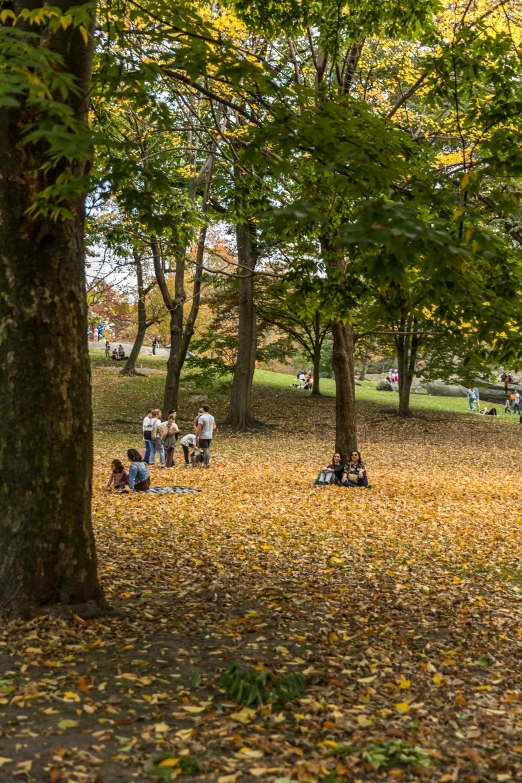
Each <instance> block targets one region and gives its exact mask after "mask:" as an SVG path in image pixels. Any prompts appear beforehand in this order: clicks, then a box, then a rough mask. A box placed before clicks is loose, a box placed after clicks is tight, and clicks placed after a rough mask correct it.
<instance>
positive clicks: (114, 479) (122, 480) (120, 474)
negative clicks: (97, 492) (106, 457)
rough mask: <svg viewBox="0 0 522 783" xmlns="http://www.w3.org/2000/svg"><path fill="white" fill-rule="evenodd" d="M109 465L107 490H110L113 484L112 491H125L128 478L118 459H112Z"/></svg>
mask: <svg viewBox="0 0 522 783" xmlns="http://www.w3.org/2000/svg"><path fill="white" fill-rule="evenodd" d="M111 464H112V473H111V477H110V479H109V483H108V484H107V489H110V488H111V485H112V484H114V489H119V490H122V491H127V485H128V483H129V477H128V476H127V471H126V470H125V468H124V467H123V464H122V463H121V462H120V460H119V459H113V460H112V463H111Z"/></svg>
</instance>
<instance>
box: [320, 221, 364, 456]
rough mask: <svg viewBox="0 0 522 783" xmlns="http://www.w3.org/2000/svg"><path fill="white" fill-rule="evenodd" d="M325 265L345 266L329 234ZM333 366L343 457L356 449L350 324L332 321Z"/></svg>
mask: <svg viewBox="0 0 522 783" xmlns="http://www.w3.org/2000/svg"><path fill="white" fill-rule="evenodd" d="M321 247H322V250H323V255H324V258H325V262H326V268H327V271H328V272H329V273H331V274H332V275H338V274H339V270H343V269H344V268H345V259H344V256H343V253H342V251H341V250H340V249H339V248H338V247H336V246H335V243H333V242H332V240H331V238H330V237H328V236H323V237H321ZM332 337H333V353H332V368H333V372H334V377H335V448H336V451H339V452H340V453H341V454H342V455H343V457H346V456H347V455H348V454H349V453H350V452H351V451H353V450H354V449H357V421H356V414H355V358H354V349H355V339H354V333H353V329H352V327H351V326H350V324H344V323H342V322H341V321H333V322H332Z"/></svg>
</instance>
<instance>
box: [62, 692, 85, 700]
mask: <svg viewBox="0 0 522 783" xmlns="http://www.w3.org/2000/svg"><path fill="white" fill-rule="evenodd" d="M63 695H64V696H65V698H66V699H72V700H73V701H81V699H80V697H79V696H78V694H77V693H75V692H74V691H65V693H64V694H63Z"/></svg>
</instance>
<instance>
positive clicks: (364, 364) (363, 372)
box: [359, 351, 370, 381]
mask: <svg viewBox="0 0 522 783" xmlns="http://www.w3.org/2000/svg"><path fill="white" fill-rule="evenodd" d="M369 358H370V353H369V351H366V353H365V354H364V359H363V360H362V364H361V372H360V373H359V380H360V381H365V380H366V370H367V369H368V359H369Z"/></svg>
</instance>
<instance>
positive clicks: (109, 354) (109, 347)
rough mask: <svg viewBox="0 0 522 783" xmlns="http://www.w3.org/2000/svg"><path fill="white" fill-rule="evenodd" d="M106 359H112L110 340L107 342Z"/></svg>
mask: <svg viewBox="0 0 522 783" xmlns="http://www.w3.org/2000/svg"><path fill="white" fill-rule="evenodd" d="M105 358H106V359H110V358H111V344H110V342H109V341H108V340H105Z"/></svg>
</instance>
